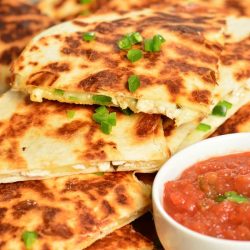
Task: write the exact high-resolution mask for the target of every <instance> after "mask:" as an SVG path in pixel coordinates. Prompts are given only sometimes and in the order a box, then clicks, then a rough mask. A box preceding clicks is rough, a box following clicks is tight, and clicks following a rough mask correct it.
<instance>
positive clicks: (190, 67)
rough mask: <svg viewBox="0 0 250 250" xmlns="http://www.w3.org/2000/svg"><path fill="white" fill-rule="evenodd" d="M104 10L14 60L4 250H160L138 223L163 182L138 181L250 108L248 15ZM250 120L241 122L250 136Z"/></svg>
mask: <svg viewBox="0 0 250 250" xmlns="http://www.w3.org/2000/svg"><path fill="white" fill-rule="evenodd" d="M42 2H45V1H41V4H42ZM59 2H60V1H58V3H57V4H59ZM66 2H70V1H65V4H66ZM111 2H112V1H110V3H111ZM131 3H132V1H131ZM93 4H95V6H96V8H98V1H94V2H93ZM62 5H64V4H63V3H62ZM91 5H92V4H91V3H90V6H91ZM40 6H42V5H40ZM163 6H164V5H163ZM85 7H86V6H85ZM106 7H107V6H106ZM93 8H94V7H93ZM201 8H203V9H204V7H203V5H202V6H201ZM66 9H67V8H66ZM66 9H64V10H63V12H62V13H63V14H62V16H66V15H67V17H68V16H70V15H71V14H66V15H64V12H66ZM72 10H73V8H72ZM81 11H82V10H81ZM102 12H103V13H100V14H95V15H93V16H89V17H79V18H76V19H73V20H70V21H67V22H64V23H61V24H58V25H56V26H53V27H51V28H49V29H47V30H45V31H43V32H42V33H40V34H39V35H37V36H35V37H34V38H33V39H32V40H31V41H30V43H29V44H28V45H27V46H26V48H25V49H24V50H23V52H22V53H21V55H20V56H19V58H18V59H17V60H15V61H14V62H13V64H12V68H11V71H12V76H11V80H12V83H11V84H12V89H11V90H9V91H8V92H6V93H4V94H3V95H2V96H0V107H1V108H0V141H1V143H0V183H1V184H0V217H1V218H0V249H1V250H24V249H33V250H57V249H60V250H70V249H74V250H82V249H88V250H92V249H97V250H98V249H104V250H105V249H106V250H109V249H133V250H136V249H145V250H147V249H153V248H154V246H153V244H152V242H150V241H149V240H148V239H146V238H145V237H143V236H142V235H140V234H139V233H138V232H135V231H134V230H133V228H132V227H131V226H130V225H129V224H130V223H131V222H132V221H133V220H135V219H137V218H138V217H140V216H141V215H143V214H144V213H145V212H147V211H148V210H149V209H150V205H151V200H150V199H151V197H150V196H151V183H146V181H145V180H144V181H142V180H139V179H138V178H137V177H136V175H135V173H136V172H140V173H151V172H156V171H157V170H158V169H159V168H160V167H161V165H162V164H163V163H164V162H165V161H166V160H167V159H168V158H169V157H170V156H171V154H174V153H175V152H176V151H178V150H179V149H180V148H182V147H185V146H187V145H189V144H191V143H194V142H195V141H198V140H201V139H204V138H206V137H208V136H211V135H212V134H213V133H215V134H216V133H220V132H217V131H220V130H221V131H222V130H223V129H222V127H220V128H219V129H218V130H217V131H216V129H217V128H218V127H219V126H223V125H222V124H223V123H224V122H225V121H226V120H227V121H226V123H224V124H227V123H230V119H233V120H235V118H234V117H235V116H237V114H240V113H242V112H244V111H242V110H244V109H248V108H249V98H250V89H249V70H248V68H249V61H250V59H249V53H248V51H249V38H248V36H249V31H248V30H247V29H241V31H240V32H236V31H235V30H236V29H235V27H234V26H237V25H238V24H239V23H240V22H241V21H242V19H241V17H239V18H238V17H234V19H228V17H227V16H225V12H223V11H222V12H219V10H218V9H213V8H211V9H210V10H209V11H207V12H205V11H198V9H197V8H196V7H195V8H193V9H192V8H191V9H190V8H189V6H188V7H187V5H175V6H165V7H162V8H161V9H159V7H154V8H150V9H142V10H137V11H132V12H127V13H123V14H121V13H104V11H102ZM58 14H60V13H59V12H58ZM60 15H61V14H60ZM72 15H75V13H73V14H72ZM51 16H52V14H51ZM62 16H58V17H57V19H62V18H64V17H62ZM228 20H230V21H228ZM245 21H246V22H250V21H249V20H248V18H246V17H244V22H245ZM85 35H87V39H86V36H85ZM134 35H136V37H134ZM131 36H133V39H136V41H134V40H133V42H131V40H129V39H131ZM128 37H130V38H129V39H128ZM155 37H157V38H158V40H157V41H158V47H157V49H156V50H155V47H152V46H155V43H154V41H155V40H154V39H156V38H155ZM122 39H125V40H126V39H127V40H126V41H127V42H128V41H129V43H131V44H129V46H128V47H129V48H128V47H126V46H125V47H126V48H121V43H119V41H121V40H122ZM150 39H151V40H150ZM146 43H151V45H149V47H148V48H147V49H146ZM152 43H153V45H152ZM131 49H133V50H137V52H138V51H140V58H139V59H138V58H137V60H135V61H133V60H132V59H130V57H129V56H128V54H129V53H128V52H129V50H131ZM242 51H244V53H242ZM131 76H133V77H134V78H136V79H137V81H138V80H139V84H138V82H137V84H138V85H137V87H136V89H134V90H133V91H131V88H130V85H129V78H130V77H131ZM222 104H223V105H226V108H227V109H226V111H225V110H224V111H225V112H224V113H223V116H218V114H217V115H212V114H213V112H214V109H216V107H217V106H218V105H219V106H223V105H222ZM233 115H234V116H233ZM230 117H231V118H230ZM237 117H238V116H237ZM236 120H237V119H236ZM244 121H245V122H246V123H245V124H241V125H242V126H241V125H236V123H235V122H232V121H231V123H230V124H235V125H234V127H235V130H237V131H238V130H239V131H242V130H244V129H246V130H248V128H247V127H249V126H248V125H249V124H248V123H247V122H248V121H246V120H244ZM240 122H242V123H243V121H242V120H241V119H240ZM204 127H205V128H206V130H204ZM208 128H209V129H208ZM221 133H222V132H221Z"/></svg>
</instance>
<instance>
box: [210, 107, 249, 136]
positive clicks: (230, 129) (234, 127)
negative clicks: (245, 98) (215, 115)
mask: <svg viewBox="0 0 250 250" xmlns="http://www.w3.org/2000/svg"><path fill="white" fill-rule="evenodd" d="M241 132H250V103H249V102H248V103H247V104H246V105H244V106H243V107H241V108H240V109H239V110H238V111H237V112H236V113H235V114H234V115H233V116H232V117H230V118H229V119H228V120H227V121H226V122H225V123H223V124H222V125H221V126H220V127H218V128H217V129H216V131H215V132H214V133H213V134H212V135H211V137H214V136H218V135H225V134H231V133H241Z"/></svg>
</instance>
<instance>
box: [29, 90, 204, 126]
mask: <svg viewBox="0 0 250 250" xmlns="http://www.w3.org/2000/svg"><path fill="white" fill-rule="evenodd" d="M28 92H29V94H30V99H31V100H32V101H35V102H42V101H43V98H45V99H48V100H57V101H60V102H67V103H75V104H89V105H92V104H96V103H95V102H94V101H93V100H92V97H93V96H94V94H91V93H76V92H68V91H65V92H64V93H63V94H62V95H56V94H55V93H54V91H53V90H49V89H43V88H35V87H32V88H30V89H29V90H28ZM104 95H107V94H106V93H104ZM107 96H110V97H111V98H112V104H111V106H116V107H121V108H122V109H126V108H130V109H131V110H133V111H134V112H135V113H139V112H143V113H149V114H163V115H165V116H167V117H169V118H170V119H175V122H176V125H177V126H179V125H181V124H184V123H187V122H190V121H193V120H195V119H197V118H198V117H199V116H200V115H201V113H200V112H199V111H195V110H191V109H188V108H185V107H178V105H175V104H171V103H165V102H163V101H157V100H146V99H140V100H137V99H135V98H131V97H126V96H112V95H109V94H108V95H107Z"/></svg>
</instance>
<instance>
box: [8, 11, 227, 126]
mask: <svg viewBox="0 0 250 250" xmlns="http://www.w3.org/2000/svg"><path fill="white" fill-rule="evenodd" d="M188 16H189V18H188ZM211 19H212V17H210V16H203V18H202V16H198V20H202V22H199V23H198V21H197V20H196V19H194V14H192V15H191V14H188V13H178V14H177V13H175V14H173V13H170V14H168V13H165V12H164V13H162V12H159V11H153V10H148V9H147V10H142V11H138V12H131V13H128V14H125V15H122V16H121V15H118V14H106V15H96V16H94V17H89V18H84V19H83V18H82V19H81V18H79V19H75V20H73V21H70V22H66V23H63V24H60V25H58V26H54V27H53V28H51V29H48V30H47V31H45V32H43V33H41V34H40V35H38V36H37V37H36V38H34V39H33V41H32V42H31V43H30V44H29V45H28V46H27V47H26V49H25V51H24V52H23V53H22V55H21V56H20V57H19V59H18V60H17V61H16V63H15V64H14V65H13V86H14V88H15V89H18V90H21V91H24V92H28V93H29V94H30V95H31V99H32V100H33V101H39V102H41V101H42V100H43V98H45V99H50V100H57V101H60V102H67V103H76V104H95V103H98V104H99V103H100V102H103V96H104V98H105V104H106V105H110V106H119V107H121V108H123V109H125V108H130V109H132V110H133V111H134V112H136V113H138V112H144V113H160V114H164V115H166V116H168V117H169V118H171V119H175V121H176V124H178V125H180V124H183V123H185V122H188V121H191V120H193V119H194V118H196V117H197V116H198V115H200V114H206V113H209V112H210V107H211V105H212V104H213V97H214V90H215V87H216V86H217V81H216V77H217V63H218V58H219V55H220V53H221V46H220V45H219V44H218V40H220V39H219V38H218V37H220V36H221V35H222V31H221V30H222V28H221V30H220V32H219V31H218V30H217V26H218V25H219V26H220V27H223V24H222V23H223V20H217V19H216V22H215V24H217V26H216V25H215V27H216V28H215V29H216V35H214V37H213V39H212V40H216V41H217V42H213V41H208V40H206V39H205V35H206V34H207V36H208V37H212V33H213V32H212V29H211V26H210V25H207V22H208V23H209V24H210V23H211ZM207 20H209V21H207ZM136 31H137V32H139V33H140V35H141V36H142V37H143V39H144V40H145V39H150V38H152V37H153V36H156V37H158V38H157V39H160V40H161V39H163V38H164V40H165V41H164V42H163V43H162V44H161V48H160V51H159V52H145V51H144V49H145V48H144V45H143V43H139V44H135V45H134V47H133V49H136V50H137V52H138V50H140V51H141V53H142V54H143V58H141V60H139V61H137V62H134V63H132V62H131V61H130V60H129V59H128V58H127V56H128V57H129V58H130V59H131V60H132V59H133V58H131V57H133V55H131V57H130V56H129V55H128V54H129V52H128V51H125V50H120V49H119V48H118V46H117V42H118V41H119V40H120V39H122V38H123V37H124V36H125V35H126V34H128V33H131V32H136ZM86 32H95V33H94V35H93V33H91V34H92V35H93V36H95V39H94V40H93V41H91V42H86V41H85V40H84V39H89V38H88V37H85V38H84V37H83V35H84V34H87V35H88V34H89V33H86ZM91 34H90V36H91ZM157 34H158V35H159V36H157ZM215 37H216V38H215ZM157 39H156V40H157ZM161 41H162V40H161ZM144 42H145V41H144ZM146 47H147V46H146ZM131 53H132V54H133V53H134V51H132V52H131ZM34 63H36V65H34ZM131 76H132V79H131V81H132V83H133V82H134V80H135V81H137V82H138V80H136V79H135V77H137V78H139V81H140V87H138V89H136V91H132V92H131V91H130V90H129V89H128V80H129V78H130V77H131ZM159 76H160V77H159ZM135 84H136V83H135ZM55 89H59V90H61V93H62V94H61V95H57V94H55ZM72 97H73V98H72ZM100 98H101V100H100Z"/></svg>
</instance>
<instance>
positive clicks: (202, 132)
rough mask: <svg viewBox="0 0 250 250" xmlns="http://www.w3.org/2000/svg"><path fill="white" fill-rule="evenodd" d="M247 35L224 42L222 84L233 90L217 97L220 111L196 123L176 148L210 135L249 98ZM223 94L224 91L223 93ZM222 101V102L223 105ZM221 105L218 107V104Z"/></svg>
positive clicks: (248, 44) (249, 42) (249, 51)
mask: <svg viewBox="0 0 250 250" xmlns="http://www.w3.org/2000/svg"><path fill="white" fill-rule="evenodd" d="M249 68H250V37H249V38H248V39H245V40H243V41H241V42H239V43H233V44H227V45H226V49H225V51H224V52H223V54H222V56H221V60H220V65H219V72H220V79H219V81H220V82H221V85H222V86H225V93H226V92H228V91H227V89H226V85H227V86H231V87H230V88H231V89H233V90H232V91H231V92H230V93H229V94H227V95H226V96H224V98H223V99H222V100H220V101H219V102H218V103H217V105H216V106H215V108H216V107H217V110H218V108H219V109H224V111H225V112H224V111H223V110H221V111H223V112H221V113H220V112H219V113H218V112H217V111H216V112H215V113H212V114H210V115H209V116H207V117H206V118H204V119H202V120H201V121H200V124H199V122H198V123H197V124H196V125H197V127H196V129H194V130H193V131H192V132H191V133H190V134H188V136H187V137H186V138H185V140H183V143H182V144H181V145H180V148H179V149H182V148H184V147H186V146H188V145H190V144H193V143H195V142H197V141H200V140H202V139H204V138H207V137H209V136H210V135H211V134H212V133H213V132H214V131H215V130H216V129H217V128H218V127H219V126H221V125H222V124H223V123H224V122H225V121H226V120H227V119H229V118H230V117H231V116H232V115H234V114H235V113H236V112H237V111H238V110H239V109H240V108H241V107H243V106H244V105H246V104H247V103H248V102H249V100H250V71H249ZM222 96H223V94H222ZM223 103H224V104H223ZM219 106H220V107H219Z"/></svg>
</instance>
